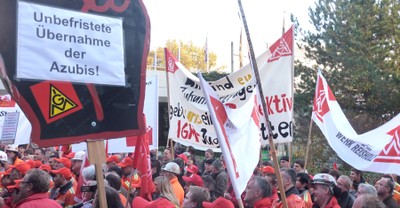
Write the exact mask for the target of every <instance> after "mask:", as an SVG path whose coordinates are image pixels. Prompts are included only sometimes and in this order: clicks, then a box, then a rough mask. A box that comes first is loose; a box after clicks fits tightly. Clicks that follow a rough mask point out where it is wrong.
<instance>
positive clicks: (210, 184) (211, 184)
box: [201, 175, 215, 191]
mask: <svg viewBox="0 0 400 208" xmlns="http://www.w3.org/2000/svg"><path fill="white" fill-rule="evenodd" d="M201 178H202V179H203V187H204V188H206V189H208V191H214V190H215V180H214V178H213V177H212V176H210V175H204V176H203V177H201Z"/></svg>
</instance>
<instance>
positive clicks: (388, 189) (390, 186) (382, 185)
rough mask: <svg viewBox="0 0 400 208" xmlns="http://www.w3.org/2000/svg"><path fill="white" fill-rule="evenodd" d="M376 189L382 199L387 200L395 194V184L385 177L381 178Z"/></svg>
mask: <svg viewBox="0 0 400 208" xmlns="http://www.w3.org/2000/svg"><path fill="white" fill-rule="evenodd" d="M375 189H376V192H377V194H378V197H379V198H380V199H385V198H387V197H388V196H390V195H392V194H393V190H394V182H393V180H391V179H389V178H385V177H381V178H380V179H379V180H378V181H377V182H376V183H375Z"/></svg>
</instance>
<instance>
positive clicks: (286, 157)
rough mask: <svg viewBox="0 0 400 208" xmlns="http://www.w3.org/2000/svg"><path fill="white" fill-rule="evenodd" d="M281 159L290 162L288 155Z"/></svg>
mask: <svg viewBox="0 0 400 208" xmlns="http://www.w3.org/2000/svg"><path fill="white" fill-rule="evenodd" d="M281 160H284V161H287V162H289V157H288V156H282V157H281Z"/></svg>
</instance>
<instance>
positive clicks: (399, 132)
mask: <svg viewBox="0 0 400 208" xmlns="http://www.w3.org/2000/svg"><path fill="white" fill-rule="evenodd" d="M312 119H313V120H314V122H315V123H316V124H317V125H318V127H319V128H320V129H321V131H322V133H323V134H324V136H325V137H326V139H327V140H328V143H329V145H330V146H331V147H332V149H333V150H335V152H336V153H337V155H338V156H339V157H340V158H341V159H342V160H343V161H345V162H346V163H348V164H349V165H351V166H353V167H355V168H357V169H359V170H362V171H371V172H377V173H388V174H390V173H398V172H400V114H399V115H397V116H396V117H394V118H393V119H392V120H390V121H389V122H387V123H385V124H384V125H382V126H380V127H378V128H376V129H374V130H371V131H369V132H366V133H364V134H361V135H358V134H357V133H356V132H355V131H354V129H353V127H352V126H351V124H350V123H349V121H348V120H347V118H346V116H345V115H344V114H343V111H342V109H341V108H340V106H339V104H338V102H337V101H336V99H335V96H334V95H333V93H332V91H331V89H330V88H329V86H328V84H327V82H326V80H325V78H324V77H323V76H322V74H321V72H318V79H317V84H316V89H315V98H314V107H313V113H312Z"/></svg>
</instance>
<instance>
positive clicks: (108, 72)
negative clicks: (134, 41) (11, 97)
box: [17, 1, 125, 86]
mask: <svg viewBox="0 0 400 208" xmlns="http://www.w3.org/2000/svg"><path fill="white" fill-rule="evenodd" d="M17 27H18V32H17V33H18V34H17V78H21V79H37V80H54V81H66V82H79V83H92V84H104V85H117V86H124V85H125V71H124V68H125V61H124V57H125V55H124V41H123V28H122V19H121V18H111V17H105V16H100V15H94V14H88V13H81V12H76V11H71V10H66V9H59V8H54V7H48V6H43V5H38V4H33V3H28V2H23V1H19V2H18V26H17Z"/></svg>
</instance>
